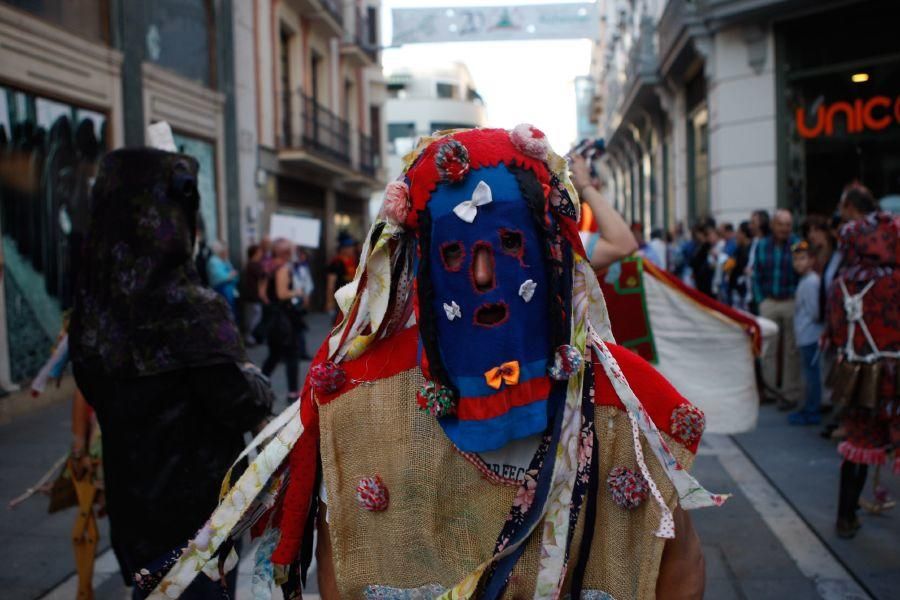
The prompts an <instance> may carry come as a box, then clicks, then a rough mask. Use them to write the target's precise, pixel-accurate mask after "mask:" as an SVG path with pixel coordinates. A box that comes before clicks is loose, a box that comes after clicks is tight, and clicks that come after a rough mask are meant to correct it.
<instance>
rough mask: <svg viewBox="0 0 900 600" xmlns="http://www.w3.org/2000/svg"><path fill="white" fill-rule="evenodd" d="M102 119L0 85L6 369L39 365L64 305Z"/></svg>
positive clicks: (27, 370)
mask: <svg viewBox="0 0 900 600" xmlns="http://www.w3.org/2000/svg"><path fill="white" fill-rule="evenodd" d="M106 132H107V116H106V115H105V114H104V113H102V112H99V111H97V110H92V109H88V108H85V107H83V106H79V105H77V104H72V103H67V102H61V101H58V100H52V99H49V98H46V97H44V96H41V95H37V94H32V93H28V92H24V91H21V90H17V89H15V88H12V87H7V86H0V153H2V159H0V163H2V170H3V174H2V177H0V233H2V244H3V248H2V257H3V266H4V289H3V291H4V301H5V304H6V311H7V312H6V322H7V332H8V333H7V335H8V340H9V352H10V355H9V359H10V365H9V366H10V374H11V377H12V380H13V381H16V380H20V379H23V378H25V377H27V376H28V375H30V374H32V373H34V371H35V370H36V369H37V368H39V367H40V365H41V364H42V363H43V361H44V359H45V358H46V353H47V348H48V347H49V346H50V343H51V342H52V341H53V339H55V337H56V333H57V332H58V331H59V327H60V319H61V314H62V311H64V310H65V309H67V308H68V307H69V306H71V304H72V292H73V288H74V273H75V271H76V269H77V264H76V263H77V261H78V253H77V251H76V249H77V248H78V247H79V246H80V240H81V239H83V236H84V234H85V231H86V227H87V216H88V212H89V202H90V187H91V183H92V181H93V178H94V175H95V173H96V165H97V160H98V158H99V156H100V154H101V153H102V152H103V151H104V150H105V148H106V147H107V140H106Z"/></svg>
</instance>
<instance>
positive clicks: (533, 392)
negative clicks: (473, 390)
mask: <svg viewBox="0 0 900 600" xmlns="http://www.w3.org/2000/svg"><path fill="white" fill-rule="evenodd" d="M549 394H550V379H548V378H547V377H537V378H535V379H529V380H528V381H524V382H522V383H520V384H518V385H512V386H508V387H505V388H503V389H502V390H500V391H499V392H497V393H496V394H493V395H490V396H478V397H470V398H460V399H459V405H458V407H457V409H456V415H457V418H459V420H461V421H483V420H484V419H493V418H494V417H499V416H500V415H505V414H506V413H508V412H509V411H510V409H512V408H514V407H516V406H527V405H529V404H531V403H532V402H536V401H538V400H544V399H545V398H547V396H548V395H549Z"/></svg>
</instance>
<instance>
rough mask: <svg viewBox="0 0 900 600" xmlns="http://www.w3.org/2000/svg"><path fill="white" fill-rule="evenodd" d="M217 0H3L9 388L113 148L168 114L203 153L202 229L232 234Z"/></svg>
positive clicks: (51, 327)
mask: <svg viewBox="0 0 900 600" xmlns="http://www.w3.org/2000/svg"><path fill="white" fill-rule="evenodd" d="M213 4H214V3H212V2H210V1H208V0H186V1H184V0H153V1H152V2H141V3H124V4H123V3H110V2H108V0H72V1H71V2H70V1H68V0H67V1H57V0H54V1H46V2H32V1H28V0H0V39H2V40H3V44H2V46H3V47H2V48H0V234H2V243H0V395H2V393H3V390H9V389H14V386H15V384H17V383H21V382H22V381H26V380H27V379H29V378H30V377H32V376H33V375H34V374H35V373H36V371H37V370H38V369H39V367H40V366H41V364H43V362H44V360H46V357H47V352H48V351H49V349H50V347H51V344H52V342H53V340H54V339H55V337H56V335H57V333H58V332H59V329H60V325H61V322H62V315H63V314H64V311H65V310H66V309H67V308H69V307H70V306H71V304H72V294H73V289H74V280H75V276H76V273H77V272H78V268H79V265H78V264H77V262H78V252H77V251H76V249H77V248H78V247H79V245H80V239H81V237H82V236H83V235H84V233H85V231H86V228H87V220H88V214H89V206H88V205H89V202H90V188H91V185H92V181H93V178H94V176H95V174H96V168H97V163H98V161H99V160H100V157H101V156H102V154H103V153H104V152H106V151H108V150H111V149H114V148H118V147H121V146H123V145H125V143H126V142H127V143H128V144H132V145H139V144H141V143H142V139H143V132H144V130H145V128H146V127H147V126H148V125H150V124H151V123H153V122H156V121H167V122H169V123H170V124H171V126H172V128H173V130H174V133H175V141H176V144H177V146H178V147H179V149H180V150H181V151H183V152H185V153H186V154H190V155H192V156H194V157H195V158H196V159H197V160H198V161H199V163H200V179H199V187H200V193H201V207H200V210H201V213H202V216H203V221H204V225H205V230H206V235H207V237H208V238H209V239H216V238H218V239H226V238H227V237H228V236H227V234H228V228H227V226H226V225H227V216H228V215H227V211H226V207H225V199H226V198H227V197H228V193H227V188H226V177H225V175H226V173H227V172H228V170H227V169H226V168H225V162H224V161H225V157H226V151H225V150H226V146H225V139H226V134H225V101H226V96H225V94H224V93H221V92H219V91H217V89H216V88H217V85H218V80H219V79H220V77H218V70H217V60H216V57H217V54H216V50H217V49H216V46H215V39H216V37H215V31H216V30H215V23H216V21H215V18H214V17H215V16H216V13H215V12H214V11H213ZM113 9H115V10H114V12H115V14H113V13H112V12H111V11H112V10H113ZM219 16H220V17H222V18H225V17H228V18H230V15H226V14H222V15H219ZM125 22H127V23H128V24H129V28H128V29H123V27H124V25H123V24H124V23H125ZM114 46H115V47H114ZM36 48H37V49H39V50H35V49H36Z"/></svg>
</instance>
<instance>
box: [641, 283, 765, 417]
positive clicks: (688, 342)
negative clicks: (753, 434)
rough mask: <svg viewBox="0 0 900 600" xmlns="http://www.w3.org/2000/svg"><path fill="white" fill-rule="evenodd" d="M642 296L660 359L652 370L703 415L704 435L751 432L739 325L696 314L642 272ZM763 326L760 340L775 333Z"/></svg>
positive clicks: (748, 361)
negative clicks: (704, 420)
mask: <svg viewBox="0 0 900 600" xmlns="http://www.w3.org/2000/svg"><path fill="white" fill-rule="evenodd" d="M644 290H645V293H646V298H647V312H648V313H649V314H650V326H651V328H652V329H653V339H654V341H655V342H656V352H657V355H658V356H659V364H658V365H656V368H657V370H659V371H660V372H661V373H662V374H663V375H665V376H666V379H668V380H669V381H670V382H671V383H672V385H674V386H675V388H676V389H677V390H678V391H679V392H681V394H682V395H683V396H684V397H685V398H687V399H688V400H689V401H690V402H691V404H694V405H696V406H697V407H698V408H700V409H701V410H702V411H703V412H704V413H705V414H706V431H707V433H729V434H730V433H740V432H742V431H749V430H751V429H753V428H754V427H755V426H756V419H757V413H758V410H759V400H758V396H757V388H756V376H755V374H754V370H753V362H754V358H753V349H752V342H751V340H750V336H748V335H747V333H746V332H745V331H744V330H743V329H742V328H741V326H740V324H738V323H736V322H735V321H732V320H731V319H729V318H728V317H727V316H725V315H723V314H721V313H717V312H714V311H712V310H706V309H704V308H701V307H700V306H699V305H698V304H697V303H696V302H695V301H693V300H692V299H690V298H689V297H687V296H686V295H685V294H683V293H681V292H679V291H678V290H676V289H674V288H673V287H670V286H668V285H666V284H665V283H663V282H661V281H659V280H658V279H656V278H655V277H653V275H652V274H650V273H648V272H647V271H644ZM758 320H759V319H758ZM762 321H764V322H760V326H761V327H762V334H763V340H765V339H766V337H767V336H768V337H771V336H772V335H773V334H774V332H776V331H777V330H778V329H777V327H776V326H775V324H774V323H772V322H771V321H768V320H767V319H763V320H762Z"/></svg>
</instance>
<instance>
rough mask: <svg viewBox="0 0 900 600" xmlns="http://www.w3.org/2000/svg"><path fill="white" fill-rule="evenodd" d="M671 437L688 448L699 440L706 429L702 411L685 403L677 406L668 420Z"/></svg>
mask: <svg viewBox="0 0 900 600" xmlns="http://www.w3.org/2000/svg"><path fill="white" fill-rule="evenodd" d="M670 424H671V428H672V435H673V436H674V437H675V438H676V439H678V440H679V441H680V442H682V443H683V444H686V445H688V446H690V445H692V444H693V443H694V442H696V441H697V440H699V439H700V436H702V435H703V430H704V429H705V428H706V416H705V415H704V414H703V411H702V410H700V409H699V408H697V407H696V406H694V405H692V404H688V403H687V402H685V403H683V404H679V405H678V406H676V407H675V409H674V410H673V411H672V416H671V418H670Z"/></svg>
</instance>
